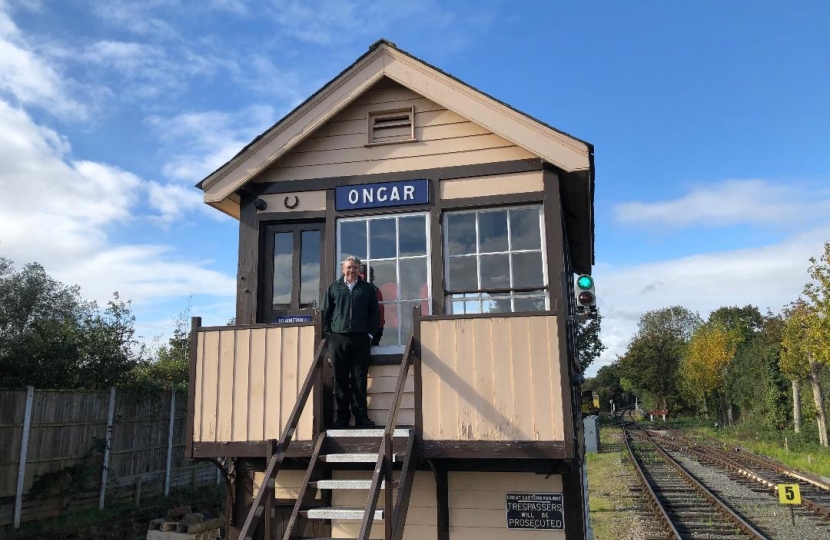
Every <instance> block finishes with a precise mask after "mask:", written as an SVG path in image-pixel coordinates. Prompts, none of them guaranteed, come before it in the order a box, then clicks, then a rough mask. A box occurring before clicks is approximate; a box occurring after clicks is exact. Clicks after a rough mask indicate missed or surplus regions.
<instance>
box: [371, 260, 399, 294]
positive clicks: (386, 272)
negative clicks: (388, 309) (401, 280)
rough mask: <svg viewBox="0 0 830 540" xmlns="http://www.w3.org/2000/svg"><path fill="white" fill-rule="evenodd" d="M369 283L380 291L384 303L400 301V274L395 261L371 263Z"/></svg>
mask: <svg viewBox="0 0 830 540" xmlns="http://www.w3.org/2000/svg"><path fill="white" fill-rule="evenodd" d="M369 281H370V282H372V283H374V284H375V287H377V288H378V289H380V294H381V297H382V300H383V301H385V302H388V301H390V300H397V299H398V273H397V269H396V268H395V261H382V262H377V261H375V262H371V263H369Z"/></svg>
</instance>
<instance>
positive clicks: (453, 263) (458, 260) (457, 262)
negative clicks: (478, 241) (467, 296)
mask: <svg viewBox="0 0 830 540" xmlns="http://www.w3.org/2000/svg"><path fill="white" fill-rule="evenodd" d="M447 282H448V283H447V288H448V289H449V290H451V291H468V290H475V289H478V277H477V275H476V258H475V257H453V258H451V259H450V274H449V276H448V279H447Z"/></svg>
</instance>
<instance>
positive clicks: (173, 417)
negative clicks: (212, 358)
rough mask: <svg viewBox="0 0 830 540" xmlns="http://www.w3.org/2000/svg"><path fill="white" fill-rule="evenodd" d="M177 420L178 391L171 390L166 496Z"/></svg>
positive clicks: (165, 469)
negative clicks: (174, 423)
mask: <svg viewBox="0 0 830 540" xmlns="http://www.w3.org/2000/svg"><path fill="white" fill-rule="evenodd" d="M175 420H176V391H175V390H171V391H170V422H169V423H168V425H167V463H166V465H165V467H164V496H165V497H166V496H167V495H170V473H171V472H172V466H173V422H175Z"/></svg>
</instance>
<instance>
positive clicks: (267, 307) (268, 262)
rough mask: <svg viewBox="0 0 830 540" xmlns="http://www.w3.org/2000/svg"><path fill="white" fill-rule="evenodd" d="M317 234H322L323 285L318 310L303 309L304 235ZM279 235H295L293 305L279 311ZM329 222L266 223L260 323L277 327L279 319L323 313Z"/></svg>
mask: <svg viewBox="0 0 830 540" xmlns="http://www.w3.org/2000/svg"><path fill="white" fill-rule="evenodd" d="M309 231H317V232H318V233H319V234H320V252H319V254H318V257H319V261H320V282H319V284H318V290H317V299H318V300H317V305H316V306H306V307H301V306H300V292H301V286H302V275H301V266H302V235H303V233H304V232H309ZM277 233H291V234H292V261H291V302H290V304H289V306H288V307H287V308H275V307H274V303H273V299H274V235H275V234H277ZM325 235H326V231H325V222H323V221H303V222H293V223H285V222H279V223H263V224H262V236H263V241H262V243H261V245H262V257H261V261H262V264H261V265H260V276H262V277H261V281H260V284H259V285H260V286H259V297H260V302H259V305H260V309H259V310H258V311H259V314H260V316H259V319H260V320H261V321H262V322H264V323H269V324H270V323H273V322H274V320H275V319H276V318H277V317H280V316H286V315H306V314H309V313H311V312H312V311H313V310H315V309H319V307H320V306H319V304H320V301H321V300H322V295H323V291H324V290H325V289H324V285H325V284H324V277H323V276H324V275H325V274H324V271H325V266H324V261H325V250H326V247H325V246H326V242H325Z"/></svg>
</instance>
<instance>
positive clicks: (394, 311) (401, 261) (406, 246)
mask: <svg viewBox="0 0 830 540" xmlns="http://www.w3.org/2000/svg"><path fill="white" fill-rule="evenodd" d="M427 226H428V221H427V214H396V215H394V216H390V215H385V216H378V217H374V216H373V217H360V218H344V219H340V220H338V221H337V260H338V261H342V260H343V259H344V258H346V257H347V256H349V255H354V256H355V257H359V258H360V260H361V261H363V263H364V264H365V265H366V269H367V274H366V276H365V277H366V280H367V281H369V282H371V283H373V284H374V285H375V287H377V288H378V290H379V296H378V300H379V303H380V308H381V316H382V319H383V320H382V322H383V335H382V336H381V339H380V344H379V347H378V348H376V349H375V350H374V351H373V352H375V353H380V354H384V353H385V354H394V353H399V352H403V345H404V343H405V341H406V339H407V337H409V334H410V333H411V332H412V308H413V306H416V305H420V306H421V310H422V311H421V312H422V313H424V314H428V313H429V306H430V304H431V303H432V302H431V299H432V296H431V293H430V291H431V284H430V272H429V252H430V245H429V234H428V229H427ZM337 277H340V268H339V267H338V269H337Z"/></svg>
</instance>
